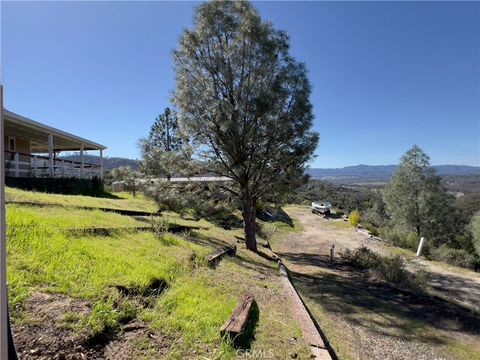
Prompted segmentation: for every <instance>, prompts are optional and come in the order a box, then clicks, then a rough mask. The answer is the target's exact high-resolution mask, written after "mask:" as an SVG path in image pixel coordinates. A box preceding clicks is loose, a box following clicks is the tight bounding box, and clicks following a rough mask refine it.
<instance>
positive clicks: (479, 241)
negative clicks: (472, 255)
mask: <svg viewBox="0 0 480 360" xmlns="http://www.w3.org/2000/svg"><path fill="white" fill-rule="evenodd" d="M470 229H471V232H472V235H473V246H474V248H475V251H476V252H477V255H478V256H480V211H478V212H477V213H476V214H475V215H474V216H473V218H472V222H471V223H470Z"/></svg>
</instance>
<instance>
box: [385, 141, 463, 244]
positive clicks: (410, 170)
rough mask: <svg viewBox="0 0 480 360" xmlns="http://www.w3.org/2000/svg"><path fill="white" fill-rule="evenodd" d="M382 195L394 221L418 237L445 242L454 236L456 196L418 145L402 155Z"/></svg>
mask: <svg viewBox="0 0 480 360" xmlns="http://www.w3.org/2000/svg"><path fill="white" fill-rule="evenodd" d="M383 198H384V201H385V205H386V209H387V212H388V215H389V216H390V217H391V221H392V222H393V223H394V224H395V225H399V226H402V227H404V228H405V229H406V230H408V231H412V230H413V231H415V233H416V234H417V237H420V236H426V237H429V238H432V240H436V241H437V242H446V241H447V240H448V238H451V237H452V236H454V232H455V229H454V226H455V224H453V223H452V221H451V219H452V218H453V216H452V214H454V212H455V211H454V209H453V204H454V199H453V197H452V196H451V195H449V194H448V193H447V191H446V189H445V188H444V186H443V185H442V183H441V178H440V177H439V176H438V175H436V173H435V170H434V169H433V168H431V167H430V158H429V157H428V155H427V154H425V153H424V152H423V151H422V150H421V149H420V148H419V147H418V146H417V145H414V146H413V147H412V148H411V149H410V150H408V151H407V152H406V153H405V155H403V157H402V158H401V161H400V164H399V165H398V167H397V169H396V170H395V173H394V174H393V177H392V179H391V180H390V183H389V184H388V185H387V187H386V188H385V190H384V191H383Z"/></svg>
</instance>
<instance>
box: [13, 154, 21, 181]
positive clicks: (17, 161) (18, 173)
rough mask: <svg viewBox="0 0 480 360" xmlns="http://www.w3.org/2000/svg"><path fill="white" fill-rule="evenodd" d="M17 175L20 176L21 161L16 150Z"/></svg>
mask: <svg viewBox="0 0 480 360" xmlns="http://www.w3.org/2000/svg"><path fill="white" fill-rule="evenodd" d="M14 159H15V177H19V176H20V163H19V156H18V152H15V157H14Z"/></svg>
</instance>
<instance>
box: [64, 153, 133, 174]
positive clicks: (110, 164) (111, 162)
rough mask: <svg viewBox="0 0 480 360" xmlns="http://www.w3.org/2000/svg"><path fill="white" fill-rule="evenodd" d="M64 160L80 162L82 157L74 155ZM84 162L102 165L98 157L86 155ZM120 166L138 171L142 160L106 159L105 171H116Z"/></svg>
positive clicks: (104, 162) (65, 157) (104, 159)
mask: <svg viewBox="0 0 480 360" xmlns="http://www.w3.org/2000/svg"><path fill="white" fill-rule="evenodd" d="M62 158H63V159H66V160H73V161H80V155H79V154H74V155H69V156H62ZM84 161H85V162H86V163H88V164H100V157H99V156H96V155H85V156H84ZM120 166H130V167H131V168H132V169H133V170H137V169H138V167H139V166H140V160H134V159H127V158H122V157H104V158H103V167H104V168H105V170H110V169H114V168H117V167H120Z"/></svg>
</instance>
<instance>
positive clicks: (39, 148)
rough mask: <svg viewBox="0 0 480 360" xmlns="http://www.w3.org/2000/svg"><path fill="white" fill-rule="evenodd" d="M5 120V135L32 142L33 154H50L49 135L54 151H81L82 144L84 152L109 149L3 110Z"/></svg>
mask: <svg viewBox="0 0 480 360" xmlns="http://www.w3.org/2000/svg"><path fill="white" fill-rule="evenodd" d="M3 118H4V120H5V135H6V136H16V137H19V138H25V139H27V140H30V144H31V151H32V153H46V152H48V135H49V134H52V135H53V150H54V151H75V150H80V147H81V145H82V144H83V148H84V150H104V149H106V148H107V147H106V146H104V145H101V144H98V143H96V142H94V141H91V140H88V139H85V138H82V137H80V136H77V135H73V134H70V133H68V132H66V131H63V130H59V129H56V128H54V127H51V126H48V125H45V124H42V123H40V122H38V121H34V120H32V119H29V118H26V117H24V116H21V115H18V114H15V113H13V112H11V111H8V110H7V109H3Z"/></svg>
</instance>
